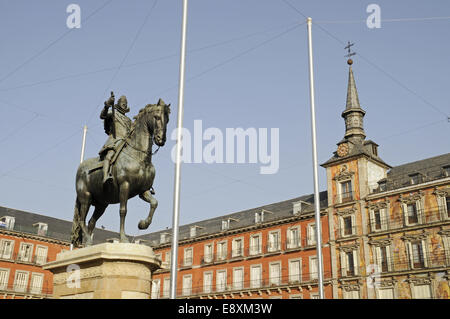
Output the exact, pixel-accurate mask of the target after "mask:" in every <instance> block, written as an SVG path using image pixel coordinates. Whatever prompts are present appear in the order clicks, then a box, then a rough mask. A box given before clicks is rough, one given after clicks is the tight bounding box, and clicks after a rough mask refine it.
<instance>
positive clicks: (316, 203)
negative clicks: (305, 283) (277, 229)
mask: <svg viewBox="0 0 450 319" xmlns="http://www.w3.org/2000/svg"><path fill="white" fill-rule="evenodd" d="M311 24H312V19H311V18H309V17H308V18H307V19H306V25H307V29H308V56H309V96H310V100H311V135H312V157H313V175H314V207H315V218H316V251H317V268H318V276H319V285H318V289H319V298H320V299H324V294H323V262H322V231H321V223H320V198H319V178H318V174H317V142H316V111H315V105H314V70H313V54H312V35H311Z"/></svg>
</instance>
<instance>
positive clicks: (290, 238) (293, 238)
mask: <svg viewBox="0 0 450 319" xmlns="http://www.w3.org/2000/svg"><path fill="white" fill-rule="evenodd" d="M297 247H300V228H299V227H293V228H289V229H288V230H287V248H288V249H289V248H297Z"/></svg>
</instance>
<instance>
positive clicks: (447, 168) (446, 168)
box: [442, 165, 450, 177]
mask: <svg viewBox="0 0 450 319" xmlns="http://www.w3.org/2000/svg"><path fill="white" fill-rule="evenodd" d="M442 170H443V173H444V176H446V177H449V176H450V165H448V166H444V167H442Z"/></svg>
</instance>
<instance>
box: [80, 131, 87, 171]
mask: <svg viewBox="0 0 450 319" xmlns="http://www.w3.org/2000/svg"><path fill="white" fill-rule="evenodd" d="M86 133H87V125H86V124H85V125H84V127H83V142H82V143H81V156H80V163H82V162H83V160H84V149H85V147H86Z"/></svg>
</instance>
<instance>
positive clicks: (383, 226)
mask: <svg viewBox="0 0 450 319" xmlns="http://www.w3.org/2000/svg"><path fill="white" fill-rule="evenodd" d="M375 211H379V212H380V222H381V228H380V229H376V222H375ZM386 211H387V208H379V207H372V208H371V209H370V210H369V213H370V224H371V227H372V232H381V231H385V230H387V228H388V225H387V222H388V220H387V215H386Z"/></svg>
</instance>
